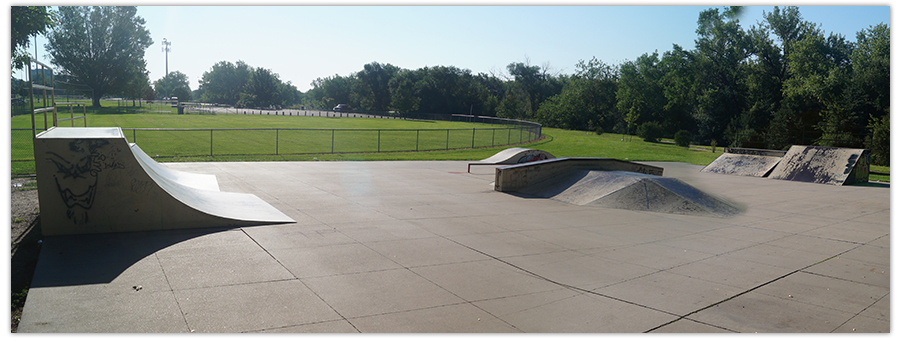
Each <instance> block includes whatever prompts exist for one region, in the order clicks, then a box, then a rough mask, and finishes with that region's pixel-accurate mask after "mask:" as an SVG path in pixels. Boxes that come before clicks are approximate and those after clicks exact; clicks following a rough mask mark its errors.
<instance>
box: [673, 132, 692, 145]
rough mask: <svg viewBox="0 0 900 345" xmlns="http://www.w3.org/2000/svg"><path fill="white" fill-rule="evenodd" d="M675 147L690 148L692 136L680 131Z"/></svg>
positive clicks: (676, 135)
mask: <svg viewBox="0 0 900 345" xmlns="http://www.w3.org/2000/svg"><path fill="white" fill-rule="evenodd" d="M675 145H678V146H681V147H690V146H691V134H690V133H688V131H686V130H683V129H682V130H680V131H678V132H676V133H675Z"/></svg>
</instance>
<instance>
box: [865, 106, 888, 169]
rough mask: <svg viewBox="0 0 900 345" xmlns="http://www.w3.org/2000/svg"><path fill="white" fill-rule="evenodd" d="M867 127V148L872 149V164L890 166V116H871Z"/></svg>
mask: <svg viewBox="0 0 900 345" xmlns="http://www.w3.org/2000/svg"><path fill="white" fill-rule="evenodd" d="M869 129H870V130H871V131H872V134H871V137H870V139H869V149H870V150H872V164H874V165H881V166H888V167H889V166H891V117H890V116H885V117H882V118H881V119H876V118H874V117H873V118H871V119H870V120H869Z"/></svg>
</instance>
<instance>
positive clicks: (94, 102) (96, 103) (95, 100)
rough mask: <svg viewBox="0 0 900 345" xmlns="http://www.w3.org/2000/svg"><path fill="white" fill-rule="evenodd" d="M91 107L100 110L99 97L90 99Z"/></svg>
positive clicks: (95, 96)
mask: <svg viewBox="0 0 900 345" xmlns="http://www.w3.org/2000/svg"><path fill="white" fill-rule="evenodd" d="M91 106H94V107H97V108H100V96H97V95H94V96H93V97H91Z"/></svg>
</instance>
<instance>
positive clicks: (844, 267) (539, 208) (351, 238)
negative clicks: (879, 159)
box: [19, 162, 890, 340]
mask: <svg viewBox="0 0 900 345" xmlns="http://www.w3.org/2000/svg"><path fill="white" fill-rule="evenodd" d="M466 163H467V162H266V163H257V162H254V163H234V162H232V163H170V164H167V165H168V166H170V167H172V168H174V169H178V170H182V171H188V172H195V173H211V174H216V175H217V177H218V181H219V184H220V188H221V190H222V191H232V192H243V193H253V194H256V195H257V196H259V197H260V198H262V199H264V200H265V201H267V202H269V203H270V204H272V205H273V206H275V207H276V208H278V209H280V210H281V211H282V212H284V213H286V214H287V215H289V216H290V217H292V218H294V219H296V220H297V221H298V223H296V224H286V225H275V226H257V227H246V228H237V229H213V230H210V229H207V230H191V231H169V232H147V233H135V234H111V235H92V236H71V237H52V238H47V239H46V240H45V243H44V246H43V248H42V253H41V256H40V259H39V262H38V267H37V272H36V273H35V277H34V282H33V287H32V289H31V290H30V292H29V295H28V300H27V302H26V305H25V309H24V312H23V316H22V321H21V323H20V325H19V332H470V333H475V332H477V333H481V332H587V333H603V332H616V333H631V332H776V333H788V332H889V331H890V316H889V312H890V262H889V260H890V225H889V224H890V195H889V194H890V193H889V192H890V189H889V188H878V187H857V186H830V185H819V184H812V183H801V182H790V181H779V180H772V179H762V178H754V177H742V176H729V175H720V174H706V173H700V172H699V170H700V168H702V167H700V166H693V165H688V164H682V163H649V164H652V165H657V166H661V167H663V168H665V174H664V176H669V177H676V178H679V179H681V180H683V181H685V182H687V183H689V184H691V185H693V186H694V187H697V188H699V189H702V190H704V191H706V192H708V193H713V194H716V195H719V196H721V197H723V198H725V199H728V200H731V201H733V202H736V203H738V204H740V205H741V206H742V207H743V208H744V209H745V211H744V212H743V213H742V214H740V215H738V216H735V217H731V218H725V219H723V218H708V217H698V216H685V215H672V214H662V213H654V212H637V211H628V210H619V209H606V208H598V207H588V206H577V205H572V204H567V203H562V202H558V201H554V200H549V199H539V198H522V197H517V196H513V195H509V194H504V193H499V192H494V191H493V190H492V188H491V186H490V185H489V183H490V182H492V181H493V171H494V167H490V166H483V167H473V169H472V173H471V174H466V173H465V171H466V168H467V164H466ZM879 339H882V340H883V339H884V338H879Z"/></svg>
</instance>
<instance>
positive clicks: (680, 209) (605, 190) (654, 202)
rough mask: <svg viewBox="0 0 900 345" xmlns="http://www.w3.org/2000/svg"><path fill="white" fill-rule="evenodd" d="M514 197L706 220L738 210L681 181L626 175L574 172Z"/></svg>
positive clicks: (602, 172) (542, 183)
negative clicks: (538, 198)
mask: <svg viewBox="0 0 900 345" xmlns="http://www.w3.org/2000/svg"><path fill="white" fill-rule="evenodd" d="M516 194H523V195H529V196H536V197H542V198H550V199H554V200H559V201H563V202H567V203H571V204H575V205H585V206H600V207H608V208H618V209H626V210H633V211H652V212H662V213H675V214H686V215H697V216H707V217H729V216H733V215H735V214H738V213H739V212H740V209H739V208H738V207H736V206H734V205H732V204H730V203H728V202H726V201H724V200H722V199H719V198H717V197H714V196H712V195H709V194H707V193H705V192H703V191H701V190H698V189H696V188H694V187H692V186H690V185H688V184H686V183H684V182H682V181H681V180H678V179H675V178H669V177H662V176H655V175H648V174H641V173H635V172H628V171H592V170H575V171H571V172H568V173H566V174H563V175H560V176H558V177H555V178H552V179H548V180H545V181H542V182H540V183H537V184H534V185H531V186H528V187H525V188H522V189H520V190H519V191H518V192H516Z"/></svg>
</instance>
